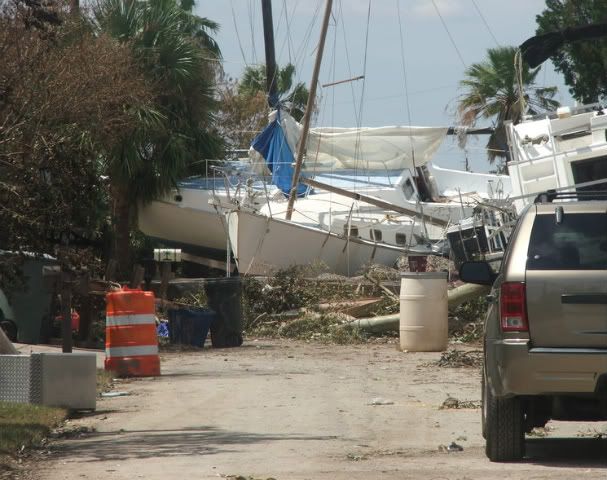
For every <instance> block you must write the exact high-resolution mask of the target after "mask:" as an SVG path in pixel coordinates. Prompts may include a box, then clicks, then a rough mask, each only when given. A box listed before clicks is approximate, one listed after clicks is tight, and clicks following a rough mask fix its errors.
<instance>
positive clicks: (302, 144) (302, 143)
mask: <svg viewBox="0 0 607 480" xmlns="http://www.w3.org/2000/svg"><path fill="white" fill-rule="evenodd" d="M332 6H333V0H327V3H326V4H325V15H324V18H323V22H322V27H321V30H320V41H319V42H318V50H317V52H316V61H315V62H314V71H313V72H312V83H311V84H310V95H309V97H308V103H307V105H306V113H305V115H304V122H303V129H302V132H301V138H300V139H299V144H298V146H297V158H296V160H295V170H294V172H293V179H292V182H291V192H290V193H289V203H288V205H287V214H286V219H287V220H291V216H292V215H293V205H294V204H295V198H296V197H297V184H298V183H299V176H300V175H301V165H302V163H303V155H304V151H305V149H306V144H307V143H308V132H309V131H310V121H311V119H312V112H313V110H314V99H315V98H316V85H317V84H318V77H319V75H320V64H321V62H322V54H323V51H324V49H325V39H326V38H327V30H328V29H329V19H330V18H331V8H332Z"/></svg>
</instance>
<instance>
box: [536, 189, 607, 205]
mask: <svg viewBox="0 0 607 480" xmlns="http://www.w3.org/2000/svg"><path fill="white" fill-rule="evenodd" d="M571 199H576V200H607V190H593V191H585V190H583V191H579V192H557V191H556V190H548V191H546V192H543V193H540V194H538V196H537V197H535V200H534V201H533V203H552V202H554V201H555V200H571Z"/></svg>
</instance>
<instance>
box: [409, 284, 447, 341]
mask: <svg viewBox="0 0 607 480" xmlns="http://www.w3.org/2000/svg"><path fill="white" fill-rule="evenodd" d="M447 340H448V312H447V272H406V273H402V274H401V283H400V348H401V349H402V350H407V351H409V352H442V351H444V350H445V349H446V348H447Z"/></svg>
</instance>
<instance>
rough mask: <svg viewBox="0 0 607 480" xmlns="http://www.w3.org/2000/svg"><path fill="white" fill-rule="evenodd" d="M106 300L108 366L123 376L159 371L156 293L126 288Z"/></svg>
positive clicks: (108, 295)
mask: <svg viewBox="0 0 607 480" xmlns="http://www.w3.org/2000/svg"><path fill="white" fill-rule="evenodd" d="M106 301H107V310H106V323H105V369H106V370H109V371H112V372H114V373H115V374H116V375H118V376H120V377H150V376H157V375H160V358H159V357H158V337H157V334H156V318H155V312H156V310H155V304H154V294H153V293H152V292H144V291H143V290H138V289H135V290H132V289H128V288H123V289H122V290H118V291H115V292H110V293H108V294H107V295H106Z"/></svg>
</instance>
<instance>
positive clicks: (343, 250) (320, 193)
mask: <svg viewBox="0 0 607 480" xmlns="http://www.w3.org/2000/svg"><path fill="white" fill-rule="evenodd" d="M268 3H269V2H264V4H268ZM327 11H330V5H329V4H328V7H327V10H326V12H327ZM326 18H327V17H326ZM264 20H265V18H264ZM270 30H271V27H270ZM319 50H320V49H319ZM273 64H274V61H273V58H271V57H270V58H268V59H267V65H268V68H269V71H268V78H269V79H270V78H272V77H273V75H272V73H271V68H272V65H273ZM312 84H313V85H315V84H316V81H313V82H312ZM269 89H270V91H269V98H270V99H271V98H272V97H273V95H272V92H271V85H269ZM313 97H314V95H313V92H311V94H310V98H311V99H313ZM273 106H274V107H275V108H276V110H275V111H274V112H273V114H272V116H271V118H270V123H269V125H268V127H267V128H266V129H265V130H264V132H262V133H261V134H260V135H259V136H258V137H257V139H256V140H255V141H254V142H253V146H252V148H251V150H250V161H251V162H252V164H253V171H254V172H256V173H257V174H258V176H257V177H252V176H251V175H250V173H251V172H249V174H247V173H246V171H247V169H248V167H243V163H242V162H237V163H232V164H229V165H228V166H227V168H225V169H223V174H224V176H223V178H208V177H207V178H203V179H191V180H189V181H186V182H182V184H181V185H180V188H179V190H176V191H175V192H172V193H171V194H170V195H168V196H166V197H165V198H163V199H159V200H157V201H155V202H152V203H151V204H149V205H147V206H144V207H142V208H140V210H139V226H140V229H141V230H142V231H143V232H144V233H146V234H147V235H150V236H153V237H157V238H161V239H163V240H165V241H168V242H170V243H171V244H173V245H176V246H180V247H182V248H184V249H185V250H187V251H189V252H194V257H196V258H197V259H198V260H200V261H202V262H203V263H205V262H206V264H207V265H209V266H218V265H220V263H218V261H222V260H223V259H225V257H226V250H227V251H228V253H229V252H230V251H231V252H232V254H233V256H234V259H235V261H236V263H237V265H238V268H239V271H240V272H241V273H249V274H267V273H269V271H271V270H274V269H277V268H282V267H286V266H289V265H291V264H305V263H310V262H313V261H316V260H318V261H321V262H323V263H324V264H326V266H327V267H328V268H329V270H331V271H334V272H336V273H341V274H346V275H350V274H353V273H355V272H357V271H358V270H359V269H360V268H361V267H362V266H363V265H364V264H366V263H370V262H375V263H384V264H387V265H392V264H394V262H395V261H396V259H397V258H398V257H400V256H402V255H403V254H406V253H409V254H428V253H446V250H445V243H444V237H445V229H446V228H447V227H448V225H450V224H452V223H455V222H458V221H460V220H461V219H463V218H466V217H468V216H470V215H471V214H472V212H473V209H474V207H475V206H476V205H477V204H478V203H479V201H488V200H492V199H495V198H504V197H507V196H508V194H509V191H510V188H511V187H510V181H509V178H508V177H507V176H497V175H487V174H473V173H468V172H462V171H457V170H449V169H441V168H439V167H437V166H435V165H433V164H432V162H431V159H432V157H433V155H434V153H435V152H436V150H437V149H438V147H439V146H440V144H441V142H442V141H443V140H444V138H445V135H446V134H447V131H448V129H447V128H444V127H439V128H437V127H381V128H350V129H346V128H333V127H329V128H316V129H311V130H309V133H308V134H306V135H305V139H303V140H302V137H303V132H304V130H307V127H306V126H305V125H303V126H302V125H299V124H298V123H297V122H295V120H294V119H293V118H292V117H291V116H290V115H289V114H288V113H287V112H285V111H284V110H281V109H280V106H279V105H278V104H277V103H273ZM312 110H313V108H312V107H311V106H309V108H308V111H312ZM298 146H299V148H300V149H301V150H302V152H304V151H305V152H307V155H306V157H305V162H302V164H301V166H302V168H303V172H304V179H303V180H302V183H301V184H299V185H297V188H296V191H297V193H299V194H300V195H301V196H303V198H302V199H300V200H298V201H297V206H296V208H294V209H292V208H291V209H290V205H289V203H288V202H287V201H286V196H285V195H288V194H289V192H290V191H291V187H292V185H291V184H292V178H293V164H294V163H295V159H294V153H295V152H298V155H299V154H300V153H302V152H299V151H298ZM302 157H303V154H302ZM266 179H268V180H271V183H266V182H265V180H266ZM306 182H307V183H308V186H306V185H305V183H306ZM310 182H314V185H315V188H313V189H312V188H311V187H310V185H309V183H310ZM369 202H371V203H369ZM289 210H291V211H289ZM224 213H225V215H224ZM228 238H229V242H228ZM275 239H276V241H275ZM280 240H282V241H280ZM441 242H442V243H441ZM285 243H286V244H287V245H288V246H289V248H287V249H286V250H285V251H284V252H282V250H283V247H281V245H284V244H285ZM190 257H191V258H192V255H190ZM203 257H204V258H206V260H203Z"/></svg>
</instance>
